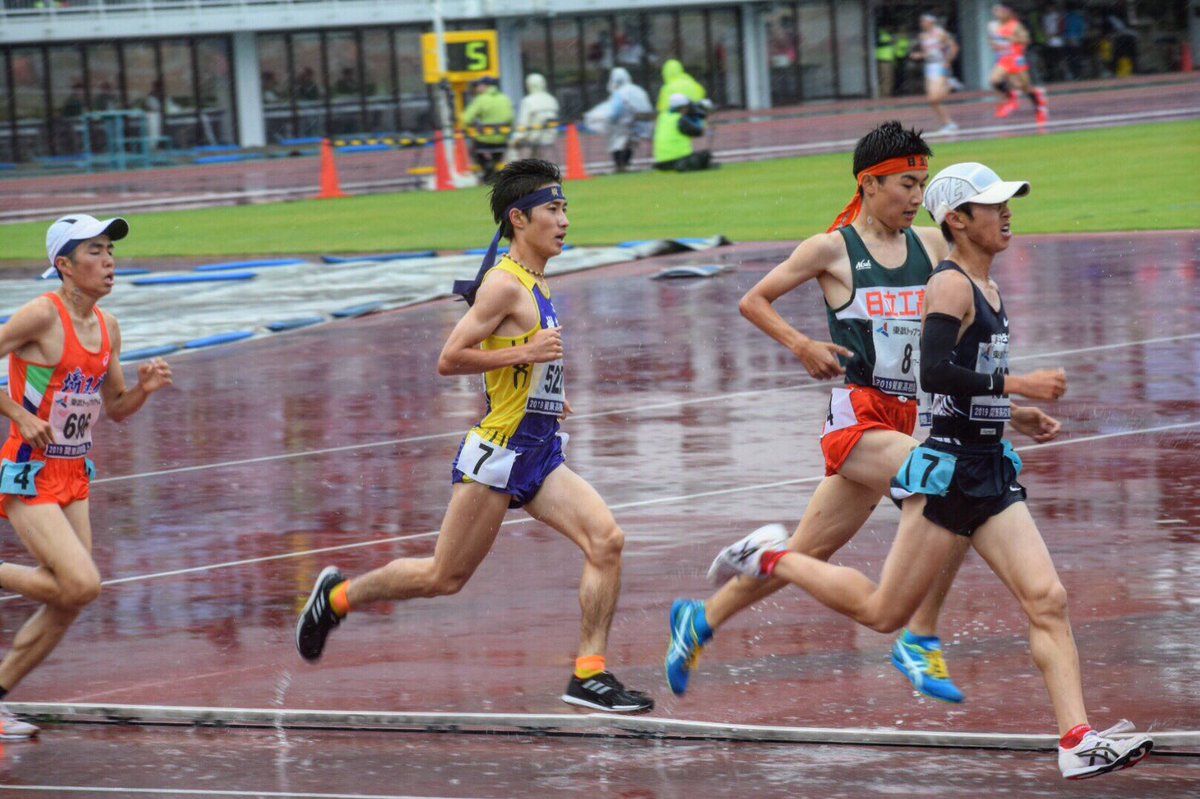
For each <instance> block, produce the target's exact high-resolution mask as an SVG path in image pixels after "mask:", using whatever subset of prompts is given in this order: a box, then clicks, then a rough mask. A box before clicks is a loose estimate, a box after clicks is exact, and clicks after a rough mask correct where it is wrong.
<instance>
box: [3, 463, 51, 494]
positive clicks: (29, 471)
mask: <svg viewBox="0 0 1200 799" xmlns="http://www.w3.org/2000/svg"><path fill="white" fill-rule="evenodd" d="M45 465H46V464H45V463H44V462H43V461H26V462H25V463H13V462H12V461H8V460H6V461H4V462H3V464H0V494H15V495H17V496H19V497H34V496H37V486H36V485H35V484H34V483H35V481H36V478H37V474H38V472H40V471H41V470H42V467H43V466H45Z"/></svg>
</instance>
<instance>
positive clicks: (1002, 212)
mask: <svg viewBox="0 0 1200 799" xmlns="http://www.w3.org/2000/svg"><path fill="white" fill-rule="evenodd" d="M1028 192H1029V184H1028V183H1026V182H1024V181H1003V180H1001V179H1000V177H999V176H998V175H997V174H996V173H995V172H993V171H992V170H991V169H989V168H988V167H986V166H984V165H983V164H976V163H965V164H954V165H953V166H950V167H947V168H946V169H943V170H942V171H941V172H939V173H938V174H937V176H936V177H934V179H933V181H932V182H930V184H929V187H928V188H927V189H926V190H925V207H926V209H928V211H929V212H930V214H931V215H932V216H933V219H934V221H935V222H937V223H938V224H940V225H941V227H942V235H943V236H945V238H946V240H947V241H948V242H950V244H951V249H950V255H949V257H948V258H947V259H946V260H944V261H942V263H941V264H939V265H938V267H937V268H936V269H935V270H934V271H933V274H932V276H930V278H929V283H928V285H927V286H926V290H925V316H924V321H923V323H922V330H921V386H922V388H923V389H924V390H926V391H930V392H932V393H933V425H932V428H931V431H930V436H929V438H928V439H926V441H925V443H924V444H922V445H921V446H919V447H917V448H916V449H914V450H913V451H912V452H911V453H910V455H909V457H908V460H907V461H906V462H905V464H904V465H903V466H902V467H901V468H900V471H899V472H898V473H897V474H896V477H895V478H893V479H892V490H891V494H892V498H893V499H894V500H895V501H896V502H897V503H898V504H900V506H901V520H900V530H899V532H898V533H897V534H896V540H895V542H894V543H893V544H892V548H891V551H890V552H889V553H888V556H887V560H886V561H885V562H884V564H883V571H882V576H881V578H880V582H879V584H878V585H877V584H875V583H874V582H872V581H871V579H870V578H868V577H867V576H866V575H864V574H862V573H861V572H859V571H856V570H854V569H851V568H847V567H844V566H833V565H830V564H828V563H826V562H824V561H821V560H818V559H817V558H813V557H810V556H808V555H803V554H801V553H799V552H795V551H792V550H789V549H787V543H786V540H785V538H784V537H783V535H782V528H780V529H779V531H778V532H777V533H776V534H774V535H773V534H772V533H771V532H770V531H768V530H766V528H764V529H763V530H759V531H756V532H755V533H753V534H751V535H750V536H747V537H746V538H744V539H742V540H741V541H739V542H738V543H737V544H734V545H733V546H731V547H728V548H726V550H724V551H723V552H722V554H721V555H720V556H719V558H720V559H721V561H722V562H723V563H725V564H726V565H727V566H728V567H729V568H731V569H734V570H736V571H737V572H739V573H741V574H746V575H756V576H762V577H767V576H774V577H777V578H783V579H784V580H787V581H789V582H791V583H794V584H795V585H798V586H800V587H801V588H803V589H804V590H806V591H808V592H809V593H810V594H812V596H813V597H815V598H816V599H817V600H819V601H820V602H822V603H823V604H825V605H826V606H828V607H830V608H833V609H834V610H837V611H839V612H840V613H843V614H845V615H847V616H849V617H851V618H852V619H854V620H855V621H857V622H859V623H860V624H863V625H866V626H868V627H870V628H872V629H874V630H877V631H879V632H891V631H892V630H895V629H898V628H899V627H900V625H902V624H904V622H905V621H906V620H907V619H908V618H909V616H910V615H912V613H913V611H914V610H915V609H916V608H917V605H918V604H919V603H920V602H921V600H922V598H923V597H924V596H925V594H926V593H927V592H928V591H929V590H930V588H931V586H932V585H933V584H934V579H935V578H936V577H937V575H938V572H939V571H941V570H942V569H943V568H944V567H945V565H946V564H947V563H950V562H953V561H955V560H957V558H958V557H959V556H960V554H961V553H962V552H963V550H965V549H966V548H967V547H969V546H974V548H975V550H976V551H977V552H978V553H979V554H980V555H981V556H982V557H983V559H984V561H986V562H987V564H988V566H990V567H991V569H992V571H993V572H994V573H995V574H996V576H997V577H999V578H1000V580H1001V581H1002V582H1003V583H1004V585H1005V586H1007V587H1008V589H1009V590H1010V591H1011V592H1012V593H1013V595H1014V596H1015V597H1016V598H1017V600H1018V602H1019V603H1020V605H1021V608H1022V610H1024V612H1025V615H1026V616H1027V617H1028V619H1029V648H1030V651H1031V653H1032V655H1033V660H1034V663H1035V664H1036V665H1037V667H1038V669H1039V670H1040V671H1041V672H1042V678H1043V680H1044V681H1045V683H1046V689H1047V691H1048V692H1049V694H1050V702H1051V704H1052V705H1053V707H1054V715H1055V718H1056V720H1057V722H1058V734H1059V735H1060V736H1061V738H1060V741H1059V748H1058V765H1059V768H1060V770H1061V771H1062V775H1063V776H1064V777H1066V778H1068V779H1084V778H1087V777H1095V776H1097V775H1100V774H1104V773H1107V772H1109V771H1117V770H1119V769H1123V768H1128V767H1129V766H1132V765H1134V764H1136V763H1137V762H1138V761H1140V760H1141V759H1142V758H1143V757H1145V756H1146V755H1147V754H1148V753H1149V752H1150V750H1151V748H1152V747H1153V745H1154V744H1153V741H1152V740H1151V739H1150V736H1148V735H1145V734H1139V735H1133V736H1127V737H1121V738H1116V737H1113V734H1114V733H1120V732H1126V731H1129V730H1131V729H1132V725H1130V724H1129V723H1128V722H1121V723H1120V724H1118V725H1116V726H1115V727H1112V728H1110V729H1108V730H1105V731H1104V732H1096V731H1095V730H1093V729H1092V728H1091V726H1090V725H1089V724H1088V720H1087V711H1086V709H1085V707H1084V703H1083V687H1082V679H1081V676H1080V670H1079V655H1078V652H1077V651H1076V649H1075V639H1074V637H1073V635H1072V633H1071V623H1070V621H1069V620H1068V617H1067V592H1066V589H1064V588H1063V585H1062V583H1061V582H1060V581H1059V579H1058V574H1057V572H1056V571H1055V569H1054V563H1053V562H1052V561H1051V559H1050V553H1049V552H1048V551H1047V549H1046V544H1045V542H1044V541H1043V540H1042V536H1041V533H1039V532H1038V529H1037V525H1036V524H1034V521H1033V518H1032V517H1031V516H1030V514H1029V509H1028V508H1027V507H1026V505H1025V488H1024V487H1023V486H1022V485H1021V484H1020V483H1019V482H1017V477H1018V475H1019V474H1020V472H1021V459H1020V458H1019V457H1018V456H1017V454H1016V452H1014V451H1013V448H1012V445H1011V444H1010V443H1009V442H1008V441H1006V440H1005V439H1004V427H1005V423H1006V422H1008V423H1010V424H1011V425H1012V427H1013V428H1014V429H1016V430H1017V431H1018V432H1020V433H1024V434H1025V435H1028V436H1030V437H1032V438H1033V439H1034V440H1035V441H1038V442H1042V441H1049V440H1050V439H1053V438H1054V437H1056V436H1057V435H1058V432H1059V429H1060V425H1059V423H1058V421H1057V420H1055V419H1053V418H1051V417H1050V416H1047V415H1046V414H1045V413H1043V412H1042V411H1041V410H1039V409H1037V408H1034V407H1029V406H1025V407H1017V406H1016V405H1014V404H1012V402H1011V400H1010V399H1009V395H1010V394H1019V395H1021V396H1024V397H1029V398H1030V399H1040V400H1056V399H1058V398H1059V397H1061V396H1062V395H1063V394H1064V393H1065V392H1066V390H1067V378H1066V375H1065V374H1064V373H1063V371H1062V369H1039V370H1037V371H1034V372H1031V373H1029V374H1026V375H1013V374H1009V372H1008V362H1009V329H1008V313H1007V312H1006V311H1005V308H1004V303H1003V301H1002V300H1001V299H1000V290H999V288H998V287H997V286H996V282H995V281H994V280H992V277H991V271H992V262H993V260H994V259H995V257H996V256H997V255H999V254H1000V253H1002V252H1004V251H1005V250H1006V249H1008V245H1009V243H1010V242H1011V240H1012V227H1011V222H1012V211H1010V210H1009V207H1008V201H1009V200H1010V199H1012V198H1013V197H1021V196H1024V195H1025V194H1028Z"/></svg>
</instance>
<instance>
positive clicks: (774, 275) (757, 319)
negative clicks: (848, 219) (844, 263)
mask: <svg viewBox="0 0 1200 799" xmlns="http://www.w3.org/2000/svg"><path fill="white" fill-rule="evenodd" d="M834 238H836V239H837V241H834ZM840 240H841V236H839V235H838V234H837V233H827V234H824V235H816V236H812V237H810V238H808V239H805V240H804V241H802V242H800V244H799V245H798V246H797V247H796V249H795V250H793V251H792V254H791V255H789V256H788V257H787V259H786V260H785V261H783V263H781V264H779V265H778V266H776V267H775V268H774V269H772V270H771V271H770V272H768V273H767V274H766V275H765V276H764V277H763V279H762V280H760V281H758V283H756V284H755V285H754V287H753V288H751V289H750V290H749V291H747V292H746V294H745V295H744V296H743V297H742V299H741V301H740V302H738V310H739V311H741V314H742V316H744V317H746V318H747V319H749V320H750V322H751V323H752V324H753V325H754V326H755V327H757V328H758V329H759V330H761V331H762V332H764V333H766V334H767V335H768V336H770V337H771V338H773V339H775V340H776V341H778V342H779V343H780V344H782V345H783V346H785V347H787V348H788V349H789V350H791V351H792V352H793V353H799V351H800V350H802V349H804V347H805V346H807V345H808V344H809V343H810V342H811V341H812V339H811V338H809V337H808V336H806V335H804V334H803V333H801V332H800V331H799V330H797V329H796V328H795V327H792V325H790V324H788V323H787V322H786V321H785V320H784V318H783V317H782V316H781V315H780V314H779V312H778V311H777V310H775V306H774V303H775V301H776V300H778V299H779V298H780V297H782V296H783V295H785V294H787V293H789V292H791V291H794V290H795V289H797V288H799V287H800V286H802V285H803V284H805V283H807V282H808V281H810V280H814V279H816V278H818V277H820V276H821V275H822V274H824V273H825V272H827V271H828V270H829V267H830V265H831V264H832V263H833V261H834V259H835V258H836V257H837V256H838V254H839V253H838V251H837V245H838V243H839V242H840Z"/></svg>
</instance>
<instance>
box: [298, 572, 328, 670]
mask: <svg viewBox="0 0 1200 799" xmlns="http://www.w3.org/2000/svg"><path fill="white" fill-rule="evenodd" d="M337 573H338V569H337V566H326V567H325V568H324V569H321V573H320V574H318V575H317V579H316V582H314V583H313V590H312V593H310V594H309V595H308V601H307V602H305V603H304V609H303V610H301V611H300V618H298V619H296V651H297V652H299V653H300V657H302V658H304V659H305V660H307V661H308V662H309V663H316V662H317V661H318V660H320V659H321V655H322V654H323V653H324V651H325V647H323V646H322V647H321V652H318V653H317V655H316V657H311V658H310V657H308V656H307V655H305V654H304V653H303V652H302V651H301V650H300V628H302V627H303V626H304V618H305V617H306V616H307V615H308V612H309V611H310V610H312V606H313V603H314V602H316V601H317V596H318V592H319V591H320V590H321V584H322V583H324V582H325V577H326V576H328V575H330V574H337Z"/></svg>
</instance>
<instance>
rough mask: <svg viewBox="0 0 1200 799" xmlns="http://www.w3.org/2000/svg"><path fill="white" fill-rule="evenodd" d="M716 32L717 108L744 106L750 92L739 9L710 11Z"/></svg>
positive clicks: (712, 89) (714, 80) (711, 25)
mask: <svg viewBox="0 0 1200 799" xmlns="http://www.w3.org/2000/svg"><path fill="white" fill-rule="evenodd" d="M708 19H709V28H710V30H711V31H712V35H711V39H710V41H711V42H712V51H711V53H710V54H709V58H711V59H712V71H711V74H712V76H713V77H712V84H711V85H710V86H708V87H707V88H708V93H709V96H710V97H712V99H713V102H714V103H715V104H716V105H717V107H719V108H721V107H729V106H734V107H738V108H740V107H742V106H744V105H745V104H746V95H745V91H744V89H743V85H744V84H743V81H742V25H741V17H740V16H739V15H738V13H737V11H736V10H735V9H715V10H713V11H710V12H709V17H708Z"/></svg>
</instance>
